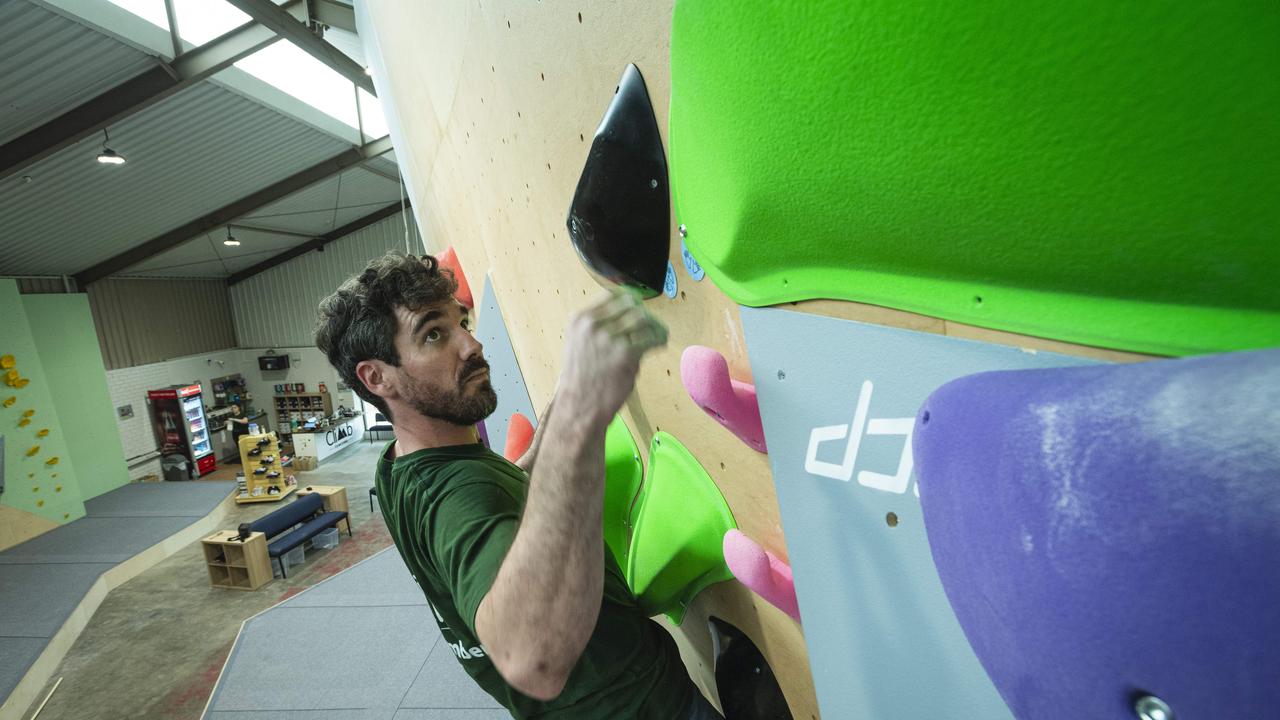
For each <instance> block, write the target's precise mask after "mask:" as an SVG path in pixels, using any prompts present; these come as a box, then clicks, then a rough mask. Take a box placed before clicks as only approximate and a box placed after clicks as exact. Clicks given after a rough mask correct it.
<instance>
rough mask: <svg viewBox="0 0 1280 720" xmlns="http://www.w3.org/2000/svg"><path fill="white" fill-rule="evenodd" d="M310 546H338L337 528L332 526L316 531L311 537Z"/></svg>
mask: <svg viewBox="0 0 1280 720" xmlns="http://www.w3.org/2000/svg"><path fill="white" fill-rule="evenodd" d="M311 546H312V547H314V548H316V549H318V550H328V549H329V548H334V547H337V546H338V528H336V527H332V528H329V529H328V530H325V531H324V532H321V533H317V534H316V536H315V537H313V538H311Z"/></svg>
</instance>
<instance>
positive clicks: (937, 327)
mask: <svg viewBox="0 0 1280 720" xmlns="http://www.w3.org/2000/svg"><path fill="white" fill-rule="evenodd" d="M358 15H359V24H360V33H361V36H362V38H363V39H364V42H365V44H366V47H368V48H370V49H371V50H373V52H370V53H369V55H370V56H371V57H372V58H374V59H373V61H372V62H373V67H374V72H375V82H376V84H377V88H378V91H379V95H380V97H381V99H382V103H383V105H384V107H385V108H386V109H387V111H388V115H389V118H390V121H391V124H392V126H393V129H392V135H393V139H394V140H395V143H396V153H397V157H398V159H399V162H400V164H401V166H402V168H403V169H404V172H405V175H406V180H407V183H408V186H409V188H408V189H409V193H410V195H411V197H412V201H413V207H414V212H415V213H416V216H417V219H418V223H419V226H420V227H421V228H422V229H423V233H424V235H425V236H426V238H427V242H428V245H429V247H430V248H431V249H433V250H439V249H442V248H444V247H445V246H452V247H454V248H455V249H456V251H457V254H458V257H459V259H460V261H461V264H462V266H463V268H464V270H465V272H466V274H467V276H468V277H469V278H470V279H471V281H472V286H473V287H476V283H477V282H479V281H481V279H482V278H484V277H485V276H486V274H487V275H488V276H489V279H490V282H491V284H492V288H493V290H494V291H495V292H496V294H497V299H498V303H499V304H500V305H501V307H502V314H503V316H504V319H505V320H506V324H507V330H508V332H509V334H510V338H511V342H512V345H513V347H514V349H515V354H516V358H517V359H518V361H519V364H520V369H521V371H522V373H523V378H524V381H525V383H526V386H527V388H528V391H529V395H530V398H531V400H532V402H533V405H534V407H536V408H538V409H541V408H542V407H544V406H545V405H546V403H547V402H548V400H550V398H551V397H552V394H553V393H554V391H555V383H556V378H557V376H558V374H559V370H560V363H561V359H562V355H563V339H564V329H565V327H566V325H567V323H568V321H569V318H570V317H571V315H572V313H573V312H575V311H577V310H579V309H581V308H582V307H583V306H584V305H585V304H586V303H587V302H588V300H589V298H591V297H592V296H594V295H596V294H598V293H600V292H601V290H600V288H599V286H597V285H596V284H595V282H594V281H593V280H592V279H591V277H590V276H589V275H588V274H587V272H586V270H585V269H584V268H583V267H582V265H581V263H580V262H579V260H578V257H577V255H576V254H575V252H574V250H573V248H572V247H571V245H570V243H569V240H568V237H567V236H566V230H565V217H566V213H567V210H568V207H569V203H570V199H571V198H572V195H573V192H574V188H575V185H576V183H577V180H578V176H579V174H580V173H581V171H582V167H583V162H584V160H585V158H586V154H587V151H588V148H589V147H590V144H591V139H592V135H593V133H594V131H595V128H596V126H597V124H598V123H599V120H600V117H601V115H602V114H603V112H604V110H605V108H606V107H607V105H608V103H609V101H610V99H611V96H612V94H613V91H614V87H615V85H616V84H617V82H618V79H619V77H620V75H621V73H622V70H623V68H624V67H625V66H626V65H627V64H628V63H634V64H635V65H636V66H637V67H638V68H639V69H640V71H641V73H643V75H644V79H645V83H646V85H647V86H648V90H649V94H650V97H651V99H652V101H653V104H654V110H655V114H656V116H657V119H658V123H659V126H660V128H661V130H662V133H663V139H664V141H667V140H668V136H667V121H666V118H667V115H668V108H669V106H668V102H669V98H670V89H671V88H670V64H669V57H670V43H669V35H670V28H671V18H672V2H671V0H656V1H653V2H647V1H646V2H605V1H602V0H594V1H593V0H583V1H581V2H552V1H550V0H547V1H544V2H536V1H534V0H519V1H517V0H465V1H464V0H457V1H451V2H443V1H439V2H430V3H418V2H413V3H409V2H391V1H390V0H384V1H382V2H375V1H370V2H365V3H360V4H359V7H358ZM677 223H678V218H675V217H673V218H672V228H671V231H672V238H673V242H672V251H671V258H670V259H671V261H672V263H673V264H674V266H675V267H676V268H677V272H676V278H677V288H676V290H675V293H674V297H671V298H669V297H667V296H665V295H660V296H658V297H657V298H655V299H652V300H650V301H648V302H649V306H650V307H651V308H652V309H653V311H654V312H655V313H656V314H657V315H658V316H659V317H660V318H661V319H662V320H663V321H664V322H665V323H667V325H668V326H669V327H670V330H671V335H670V337H671V340H670V345H669V347H668V348H667V349H666V350H665V351H663V352H660V353H658V354H656V355H655V356H653V357H652V358H651V359H650V360H648V361H647V362H646V363H645V365H644V366H643V368H642V370H641V375H640V378H639V382H638V384H637V389H636V392H635V394H634V395H633V397H632V399H631V400H630V401H629V402H628V404H627V406H626V407H625V408H624V416H625V418H626V420H627V422H628V424H629V425H630V427H631V429H632V431H633V434H634V435H635V437H636V441H637V443H638V445H639V446H640V447H641V448H642V449H646V448H648V446H649V443H650V440H651V439H652V436H653V434H654V433H655V432H657V431H658V430H663V431H666V432H670V433H672V434H674V435H675V436H677V437H678V438H680V440H681V441H682V442H683V443H684V444H685V445H686V446H687V447H688V448H689V449H690V450H691V451H692V452H693V453H694V455H695V456H696V457H697V458H698V459H699V460H700V462H701V463H702V464H703V466H704V467H705V468H706V469H707V471H708V472H709V473H710V474H711V476H712V477H713V478H714V479H715V481H716V483H717V484H718V485H719V487H720V489H721V491H722V493H723V494H724V496H725V498H726V500H727V501H728V503H729V505H730V507H731V508H732V510H733V512H734V515H735V517H736V518H737V521H738V524H739V526H740V528H741V529H742V531H743V532H744V533H746V534H747V535H748V536H750V537H752V538H754V539H755V540H757V541H758V542H760V543H761V544H762V545H763V546H764V547H765V548H767V549H769V550H771V551H773V552H774V553H775V554H777V555H779V556H780V557H782V558H784V559H786V558H787V547H786V543H785V541H784V537H783V532H782V525H781V520H780V517H779V511H778V503H777V497H776V495H775V491H774V485H773V478H772V476H771V473H770V468H769V462H768V458H767V456H765V455H763V454H760V453H757V452H755V451H754V450H751V449H750V448H748V447H747V446H746V445H744V444H743V443H742V442H741V441H739V440H738V439H737V438H736V437H735V436H733V435H731V434H730V433H729V432H728V431H727V430H725V429H724V428H722V427H721V426H720V425H719V424H717V423H716V422H715V421H713V420H712V419H710V418H709V417H707V416H706V415H705V414H704V413H703V412H702V411H701V410H699V409H698V408H697V407H696V406H695V405H694V404H693V403H692V402H691V401H690V399H689V397H688V396H687V394H686V393H685V391H684V389H683V387H682V385H681V382H680V354H681V351H682V350H683V349H684V348H685V347H686V346H688V345H692V344H699V345H706V346H710V347H712V348H715V349H716V350H718V351H720V352H721V353H723V354H724V355H725V357H726V358H727V359H728V362H729V367H730V372H731V374H732V375H733V376H734V377H735V378H738V379H742V380H748V381H749V380H750V379H751V370H750V367H749V362H748V356H747V350H746V345H745V341H744V336H743V330H742V323H741V320H740V317H739V309H738V306H737V305H736V304H735V303H734V302H732V301H731V300H730V299H729V298H728V297H726V296H725V295H724V294H723V293H721V292H720V291H719V290H718V289H717V288H716V287H715V286H714V285H713V284H712V283H711V282H710V281H709V280H704V281H702V282H695V281H694V280H693V279H692V278H691V277H690V275H689V274H688V273H687V272H686V271H685V270H684V269H683V268H682V262H681V255H680V241H679V238H678V236H677V235H676V232H675V226H676V224H677ZM788 307H790V308H791V309H793V310H796V311H799V312H810V313H818V314H824V315H834V316H837V317H844V318H851V319H858V320H863V321H866V322H872V323H877V324H882V325H889V326H895V327H902V328H907V329H913V330H921V331H925V332H934V333H942V334H952V335H957V336H964V337H977V338H978V339H983V340H986V341H989V342H997V343H1003V344H1013V345H1023V346H1029V347H1042V348H1043V347H1045V346H1046V345H1047V343H1045V342H1043V341H1037V340H1035V339H1031V338H1023V337H1018V336H1013V335H1008V334H1004V333H997V332H994V331H987V330H981V329H977V328H972V327H968V326H964V325H960V324H957V323H953V322H948V321H944V320H941V319H936V318H931V317H926V316H921V315H914V314H910V313H905V312H899V311H892V310H885V309H881V308H875V307H871V306H868V305H860V304H855V303H844V302H842V303H834V302H827V301H817V302H808V303H801V304H800V305H798V306H793V305H788ZM1051 349H1055V350H1058V351H1061V352H1067V353H1072V354H1086V355H1088V354H1098V353H1094V351H1091V350H1089V349H1086V348H1080V347H1073V346H1067V345H1065V344H1062V343H1052V347H1051ZM815 350H816V349H815V348H803V349H802V348H797V351H815ZM1107 359H1110V360H1122V359H1128V358H1127V357H1125V356H1120V355H1118V354H1108V357H1107ZM642 451H645V452H647V450H642ZM646 461H647V459H646ZM710 615H714V616H718V617H721V618H723V619H725V620H727V621H728V622H730V623H733V624H734V625H736V626H738V627H739V628H741V629H742V630H743V631H745V632H746V633H747V634H748V635H749V636H750V637H751V638H752V639H753V640H754V642H755V643H756V644H757V645H758V646H759V647H760V649H761V650H762V651H763V652H764V654H765V655H766V657H767V658H768V660H769V662H770V664H771V666H772V667H773V669H774V671H775V672H776V673H777V675H778V678H779V682H780V683H781V685H782V688H783V691H784V693H785V694H786V697H787V700H788V703H789V704H790V706H791V709H792V712H793V714H794V716H795V717H797V718H816V717H817V716H818V704H817V699H816V697H815V693H814V686H813V680H812V677H811V674H810V668H809V660H808V654H807V653H806V649H805V641H804V637H803V633H802V630H801V628H800V626H799V625H798V624H797V623H796V622H794V621H793V620H791V618H789V617H788V616H787V615H785V614H784V613H782V612H781V611H779V610H777V609H775V608H774V607H772V606H771V605H769V604H767V603H765V602H764V601H763V600H760V599H759V598H758V597H756V596H755V595H753V594H752V593H751V592H750V591H748V590H747V589H746V588H744V587H743V586H741V585H739V584H738V583H721V584H719V585H715V586H713V587H712V588H710V589H709V590H707V591H706V592H704V593H703V594H702V595H701V596H699V598H698V600H697V601H695V603H694V605H693V607H692V608H691V610H690V612H689V614H688V615H687V616H686V619H685V621H684V623H683V624H682V625H681V626H680V627H679V628H672V632H673V634H674V635H675V636H676V638H677V640H678V641H679V642H680V644H681V649H682V652H683V653H684V657H685V660H686V663H687V664H688V665H689V667H690V670H691V674H692V675H693V676H694V678H695V680H697V681H698V682H700V683H701V684H702V685H703V686H704V687H711V686H712V685H713V681H712V676H711V659H710V654H711V646H710V638H709V635H708V632H707V629H706V619H707V617H708V616H710Z"/></svg>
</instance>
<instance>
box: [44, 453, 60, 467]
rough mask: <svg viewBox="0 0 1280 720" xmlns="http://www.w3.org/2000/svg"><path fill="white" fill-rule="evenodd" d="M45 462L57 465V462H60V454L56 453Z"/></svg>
mask: <svg viewBox="0 0 1280 720" xmlns="http://www.w3.org/2000/svg"><path fill="white" fill-rule="evenodd" d="M44 464H45V465H57V464H58V456H57V455H54V456H53V457H51V458H49V459H48V460H45V461H44Z"/></svg>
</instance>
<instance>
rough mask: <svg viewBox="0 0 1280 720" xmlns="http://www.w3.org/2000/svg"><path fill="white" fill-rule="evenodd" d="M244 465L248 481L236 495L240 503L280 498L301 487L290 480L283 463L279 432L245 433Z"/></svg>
mask: <svg viewBox="0 0 1280 720" xmlns="http://www.w3.org/2000/svg"><path fill="white" fill-rule="evenodd" d="M240 467H242V468H244V481H243V483H242V484H241V487H240V492H239V493H238V494H237V495H236V502H237V503H240V504H244V503H255V502H279V501H281V500H283V499H285V498H286V497H288V496H289V495H290V494H291V493H292V492H293V491H294V490H296V489H297V487H296V486H294V485H290V484H289V483H288V477H287V476H286V475H285V472H284V466H283V465H281V464H280V444H279V443H278V442H277V441H276V434H275V433H272V432H269V433H261V434H258V435H242V436H241V437H240ZM258 470H261V472H256V471H258Z"/></svg>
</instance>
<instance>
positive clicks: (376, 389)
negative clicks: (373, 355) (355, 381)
mask: <svg viewBox="0 0 1280 720" xmlns="http://www.w3.org/2000/svg"><path fill="white" fill-rule="evenodd" d="M356 377H357V378H359V379H360V382H362V383H364V386H365V387H366V388H368V389H369V392H371V393H373V394H374V395H377V396H378V397H380V398H386V399H390V398H394V397H396V396H397V394H398V393H397V392H396V388H395V386H394V385H393V384H392V383H391V367H390V366H389V365H387V364H386V363H385V362H383V361H381V360H361V361H360V362H358V363H356Z"/></svg>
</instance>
